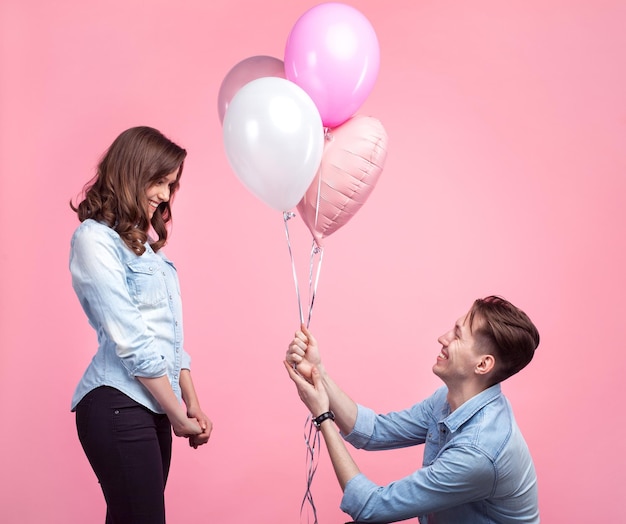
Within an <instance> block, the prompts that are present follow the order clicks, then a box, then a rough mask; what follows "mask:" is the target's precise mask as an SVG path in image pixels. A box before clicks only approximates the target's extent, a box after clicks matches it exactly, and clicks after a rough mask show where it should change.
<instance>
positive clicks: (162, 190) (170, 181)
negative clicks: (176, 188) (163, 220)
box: [146, 169, 178, 219]
mask: <svg viewBox="0 0 626 524" xmlns="http://www.w3.org/2000/svg"><path fill="white" fill-rule="evenodd" d="M177 176H178V169H177V170H176V171H173V172H172V173H170V174H169V175H167V176H164V177H163V178H160V179H159V180H157V182H156V183H154V184H152V185H151V186H150V187H149V188H148V189H147V190H146V199H147V206H148V207H147V212H148V218H150V219H151V218H152V215H154V212H155V210H156V208H157V207H159V206H160V205H161V204H162V203H163V202H168V201H169V199H170V192H171V189H172V186H173V185H174V183H175V182H176V177H177Z"/></svg>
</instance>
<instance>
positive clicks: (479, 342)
mask: <svg viewBox="0 0 626 524" xmlns="http://www.w3.org/2000/svg"><path fill="white" fill-rule="evenodd" d="M438 341H439V343H440V344H441V352H440V353H439V355H438V356H437V360H436V362H435V364H434V366H433V372H434V373H435V374H436V375H437V376H438V377H440V378H441V380H442V381H443V383H444V384H445V385H444V386H442V387H441V388H439V389H438V390H437V391H435V393H434V394H433V395H432V396H430V397H429V398H427V399H425V400H424V401H422V402H420V403H418V404H415V405H414V406H413V407H411V408H409V409H406V410H403V411H397V412H391V413H388V414H386V415H378V414H375V413H374V412H373V411H372V410H370V409H368V408H365V407H363V406H361V405H358V404H356V403H355V402H354V401H353V400H352V399H351V398H350V397H349V396H348V395H347V394H346V393H344V391H342V390H341V389H340V388H339V386H338V385H337V384H336V383H335V382H334V381H333V380H332V379H331V377H330V375H329V374H328V372H327V371H326V369H325V368H324V366H323V365H322V361H321V358H320V353H319V349H318V344H317V342H316V340H315V338H314V337H313V336H312V335H311V334H310V333H309V332H308V330H307V329H306V328H305V327H304V326H302V327H301V329H300V331H298V332H296V334H295V337H294V338H293V340H292V341H291V343H290V345H289V349H288V350H287V358H286V360H285V367H286V368H287V371H288V373H289V376H290V377H291V379H292V380H293V381H294V382H295V384H296V387H297V389H298V394H299V395H300V398H301V399H302V401H303V402H304V404H305V405H306V406H307V408H308V409H309V411H310V412H311V416H312V417H313V418H314V420H315V421H316V426H317V427H318V429H319V430H320V431H321V432H322V435H323V437H324V441H325V443H326V447H327V449H328V453H329V455H330V458H331V461H332V464H333V467H334V470H335V474H336V476H337V480H338V481H339V485H340V486H341V489H342V490H343V492H344V493H343V498H342V501H341V509H342V510H343V511H344V512H346V513H348V514H349V515H350V516H351V517H352V518H353V519H354V520H355V521H358V522H376V523H387V522H396V521H400V520H405V519H410V518H413V517H419V520H420V522H421V523H422V524H425V523H428V524H432V523H437V524H442V523H443V524H470V523H471V524H483V523H499V524H509V523H520V522H523V523H538V522H539V510H538V503H537V477H536V474H535V468H534V465H533V462H532V458H531V456H530V452H529V451H528V447H527V445H526V442H525V441H524V438H523V436H522V434H521V432H520V430H519V428H518V427H517V424H516V422H515V419H514V417H513V411H512V409H511V406H510V404H509V402H508V400H507V399H506V398H505V397H504V395H503V394H502V392H501V387H500V383H501V382H502V381H503V380H505V379H507V378H508V377H510V376H511V375H513V374H515V373H517V372H518V371H520V370H521V369H523V368H524V367H525V366H526V365H527V364H528V363H529V362H530V361H531V359H532V358H533V355H534V352H535V349H536V348H537V346H538V345H539V333H538V331H537V328H536V327H535V326H534V325H533V323H532V322H531V321H530V319H529V318H528V316H527V315H526V314H525V313H524V312H523V311H521V310H520V309H518V308H517V307H515V306H513V305H512V304H511V303H510V302H508V301H506V300H504V299H503V298H501V297H496V296H490V297H487V298H484V299H478V300H476V301H475V302H474V304H473V305H472V307H471V308H470V310H469V311H468V313H467V314H466V315H464V316H463V317H461V318H459V319H458V320H457V321H456V323H455V325H454V327H453V328H452V329H451V330H450V331H448V332H447V333H445V334H444V335H442V336H441V337H439V339H438ZM333 420H334V422H335V424H336V425H337V426H338V428H339V430H340V431H341V435H340V434H339V433H338V432H337V430H336V429H335V427H334V426H333ZM342 436H343V439H345V440H347V441H348V442H349V443H350V444H352V445H353V446H354V447H356V448H363V449H366V450H383V449H394V448H402V447H407V446H414V445H418V444H425V448H424V460H423V465H422V468H420V469H418V470H417V471H415V472H414V473H412V474H411V475H409V476H407V477H405V478H402V479H399V480H397V481H395V482H392V483H390V484H388V485H387V486H378V485H376V484H374V483H373V482H372V481H370V480H369V479H368V478H367V477H365V475H363V474H362V473H361V472H360V470H359V468H358V467H357V465H356V463H355V462H354V460H353V459H352V457H351V455H350V454H349V452H348V450H347V449H346V447H345V445H344V442H343V439H342Z"/></svg>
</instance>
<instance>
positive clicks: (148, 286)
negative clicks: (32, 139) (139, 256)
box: [128, 260, 167, 306]
mask: <svg viewBox="0 0 626 524" xmlns="http://www.w3.org/2000/svg"><path fill="white" fill-rule="evenodd" d="M128 269H129V270H130V272H129V275H128V288H129V291H130V294H131V296H132V297H133V298H134V299H135V301H136V302H137V303H138V304H140V305H148V306H153V305H156V304H159V303H160V302H163V301H164V300H165V299H166V298H167V290H166V288H165V282H164V279H163V278H162V275H161V272H160V270H159V266H158V264H157V263H156V262H154V261H143V260H136V261H133V262H129V263H128Z"/></svg>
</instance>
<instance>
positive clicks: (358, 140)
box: [297, 115, 388, 247]
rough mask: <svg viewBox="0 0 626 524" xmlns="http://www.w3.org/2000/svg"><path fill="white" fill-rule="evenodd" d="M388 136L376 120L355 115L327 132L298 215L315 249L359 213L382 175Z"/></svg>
mask: <svg viewBox="0 0 626 524" xmlns="http://www.w3.org/2000/svg"><path fill="white" fill-rule="evenodd" d="M387 142H388V137H387V132H386V131H385V128H384V127H383V126H382V124H381V123H380V121H379V120H377V119H375V118H372V117H369V116H361V115H356V116H354V117H352V118H350V119H349V120H347V121H346V122H344V123H343V124H342V125H340V126H338V127H336V128H335V129H332V130H331V131H329V133H328V134H327V136H326V140H325V143H324V152H323V153H322V162H321V164H320V167H319V169H318V171H317V174H316V175H315V178H314V179H313V182H312V183H311V185H310V186H309V189H308V190H307V192H306V193H305V194H304V197H303V198H302V200H301V201H300V202H299V203H298V206H297V209H298V212H299V214H300V216H301V218H302V220H303V221H304V223H305V224H306V225H307V227H308V228H309V230H310V231H311V234H312V235H313V238H314V240H315V242H316V244H317V245H318V246H320V247H321V246H322V240H323V239H324V238H326V237H328V236H329V235H331V234H332V233H334V232H335V231H337V230H338V229H339V228H340V227H342V226H343V225H345V224H346V223H347V222H348V221H349V220H350V219H351V218H352V217H353V216H354V215H355V214H356V212H357V211H358V210H359V209H361V207H362V206H363V204H364V203H365V201H366V200H367V198H368V197H369V196H370V194H371V192H372V191H373V190H374V187H375V186H376V183H377V182H378V179H379V177H380V174H381V173H382V171H383V167H384V164H385V160H386V158H387Z"/></svg>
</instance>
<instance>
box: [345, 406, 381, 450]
mask: <svg viewBox="0 0 626 524" xmlns="http://www.w3.org/2000/svg"><path fill="white" fill-rule="evenodd" d="M375 420H376V413H375V412H374V411H373V410H371V409H370V408H366V407H364V406H361V405H360V404H357V415H356V422H355V423H354V427H353V428H352V431H351V432H350V433H348V434H347V435H343V438H344V439H345V441H346V442H349V443H350V444H351V445H352V446H354V447H355V448H357V449H360V448H363V447H364V446H366V445H367V443H368V442H369V441H370V439H371V437H372V433H374V423H375Z"/></svg>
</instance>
